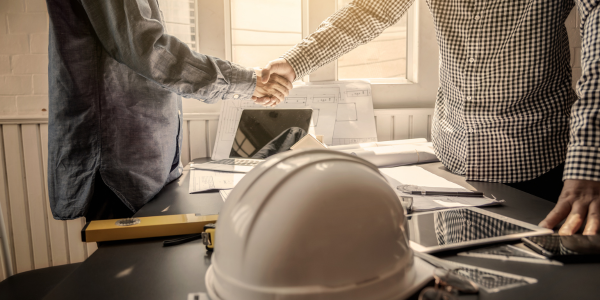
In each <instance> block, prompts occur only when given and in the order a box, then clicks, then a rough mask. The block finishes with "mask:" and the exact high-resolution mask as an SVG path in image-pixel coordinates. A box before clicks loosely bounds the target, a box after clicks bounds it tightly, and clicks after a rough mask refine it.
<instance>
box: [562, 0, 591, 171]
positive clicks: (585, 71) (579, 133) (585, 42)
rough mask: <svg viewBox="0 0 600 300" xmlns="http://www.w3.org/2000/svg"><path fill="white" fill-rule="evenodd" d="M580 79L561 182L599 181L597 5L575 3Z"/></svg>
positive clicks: (581, 0)
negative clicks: (580, 69) (580, 41)
mask: <svg viewBox="0 0 600 300" xmlns="http://www.w3.org/2000/svg"><path fill="white" fill-rule="evenodd" d="M577 5H578V8H579V13H580V15H581V36H582V48H581V65H582V76H581V78H580V79H579V82H578V84H577V94H578V96H579V99H578V100H577V101H576V102H575V104H574V105H573V108H572V110H571V135H570V141H569V149H568V152H567V160H566V163H565V174H564V177H563V179H565V180H566V179H578V180H594V181H600V1H599V0H578V1H577Z"/></svg>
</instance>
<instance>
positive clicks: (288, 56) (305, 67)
mask: <svg viewBox="0 0 600 300" xmlns="http://www.w3.org/2000/svg"><path fill="white" fill-rule="evenodd" d="M281 58H283V59H285V60H287V62H288V63H289V64H290V65H291V66H292V69H294V73H296V79H294V81H298V80H300V79H302V77H304V76H306V75H308V73H309V72H310V66H309V64H308V61H307V60H306V56H305V55H303V54H302V53H301V51H300V49H298V46H296V47H294V48H292V49H290V50H289V51H288V52H286V53H285V54H283V55H282V56H281Z"/></svg>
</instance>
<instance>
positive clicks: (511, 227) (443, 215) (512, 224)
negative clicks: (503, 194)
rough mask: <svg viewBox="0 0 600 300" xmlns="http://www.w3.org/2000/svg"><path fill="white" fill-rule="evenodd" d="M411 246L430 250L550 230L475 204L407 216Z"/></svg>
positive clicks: (442, 249) (496, 240) (546, 232)
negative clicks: (486, 209)
mask: <svg viewBox="0 0 600 300" xmlns="http://www.w3.org/2000/svg"><path fill="white" fill-rule="evenodd" d="M407 219H408V229H409V236H410V245H411V247H412V248H413V249H414V250H416V251H419V252H425V253H433V252H439V251H445V250H452V249H459V248H466V247H472V246H478V245H484V244H491V243H498V242H504V241H512V240H519V239H521V238H524V237H529V236H539V235H545V234H551V233H552V230H551V229H547V228H542V227H538V226H535V225H532V224H529V223H525V222H521V221H518V220H515V219H511V218H508V217H505V216H502V215H499V214H495V213H491V212H489V211H485V210H483V209H479V208H476V207H465V208H457V209H448V210H441V211H431V212H424V213H416V214H412V215H408V216H407Z"/></svg>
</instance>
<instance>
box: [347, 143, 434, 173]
mask: <svg viewBox="0 0 600 300" xmlns="http://www.w3.org/2000/svg"><path fill="white" fill-rule="evenodd" d="M341 151H342V152H346V153H350V154H353V155H356V156H358V157H360V158H363V159H365V160H367V161H369V162H371V163H372V164H374V165H376V166H378V167H385V166H399V165H410V164H416V163H426V162H436V161H439V160H438V158H437V157H436V156H435V153H434V151H433V145H432V144H431V143H418V144H400V145H392V146H384V147H370V148H363V149H357V150H341Z"/></svg>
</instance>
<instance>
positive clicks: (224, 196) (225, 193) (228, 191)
mask: <svg viewBox="0 0 600 300" xmlns="http://www.w3.org/2000/svg"><path fill="white" fill-rule="evenodd" d="M231 191H232V190H220V191H219V194H220V195H221V198H223V202H225V201H226V200H227V197H229V194H231Z"/></svg>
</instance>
